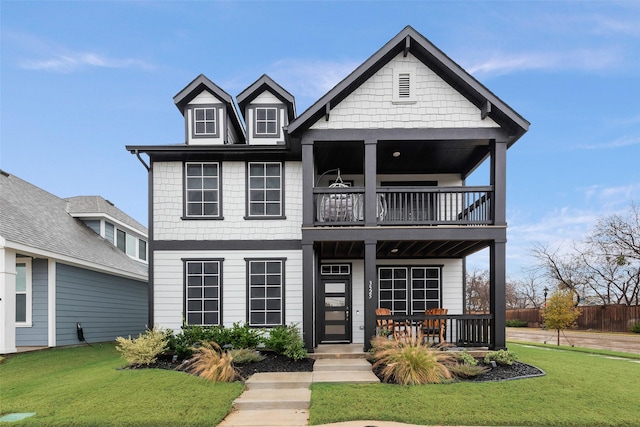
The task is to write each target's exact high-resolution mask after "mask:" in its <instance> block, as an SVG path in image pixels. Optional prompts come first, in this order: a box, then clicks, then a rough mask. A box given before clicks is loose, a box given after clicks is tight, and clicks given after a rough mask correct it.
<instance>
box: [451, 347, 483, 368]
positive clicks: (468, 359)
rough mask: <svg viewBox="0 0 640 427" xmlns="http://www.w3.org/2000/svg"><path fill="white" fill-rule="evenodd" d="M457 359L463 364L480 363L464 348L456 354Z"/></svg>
mask: <svg viewBox="0 0 640 427" xmlns="http://www.w3.org/2000/svg"><path fill="white" fill-rule="evenodd" d="M456 359H457V360H458V362H460V363H461V364H463V365H469V366H476V365H477V364H478V360H477V359H476V358H475V357H473V356H472V355H470V354H469V353H467V352H466V351H464V350H463V351H461V352H459V353H458V354H456Z"/></svg>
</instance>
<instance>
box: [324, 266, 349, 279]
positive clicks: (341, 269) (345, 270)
mask: <svg viewBox="0 0 640 427" xmlns="http://www.w3.org/2000/svg"><path fill="white" fill-rule="evenodd" d="M320 274H322V275H323V276H344V275H349V274H351V265H349V264H322V265H321V266H320Z"/></svg>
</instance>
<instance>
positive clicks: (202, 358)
mask: <svg viewBox="0 0 640 427" xmlns="http://www.w3.org/2000/svg"><path fill="white" fill-rule="evenodd" d="M232 362H233V357H232V356H231V355H230V354H229V353H228V352H227V351H224V350H222V349H221V348H220V346H219V345H218V344H216V343H215V342H210V343H202V346H200V347H198V348H197V349H195V351H194V356H193V357H192V358H191V359H189V360H187V361H186V362H185V363H184V366H183V368H184V369H185V370H186V371H187V372H190V373H192V374H194V375H198V376H199V377H202V378H204V379H207V380H209V381H213V382H227V383H229V382H233V381H235V380H236V379H237V378H238V377H239V376H238V372H237V371H236V369H235V368H234V367H233V363H232Z"/></svg>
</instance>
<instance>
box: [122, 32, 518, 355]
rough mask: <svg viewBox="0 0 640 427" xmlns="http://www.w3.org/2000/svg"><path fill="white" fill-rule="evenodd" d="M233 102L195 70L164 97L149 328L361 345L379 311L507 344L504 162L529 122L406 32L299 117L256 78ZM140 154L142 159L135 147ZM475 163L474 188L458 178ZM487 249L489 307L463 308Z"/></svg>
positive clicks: (155, 153)
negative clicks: (177, 126) (169, 98)
mask: <svg viewBox="0 0 640 427" xmlns="http://www.w3.org/2000/svg"><path fill="white" fill-rule="evenodd" d="M236 100H237V104H238V105H239V107H240V112H241V114H242V117H243V118H244V123H245V124H246V131H245V129H244V127H243V124H242V122H241V120H240V119H239V115H238V113H237V110H236V107H235V104H234V102H233V99H232V97H231V96H230V95H228V94H227V93H226V92H224V91H223V90H222V89H220V88H219V87H218V86H216V85H215V84H214V83H213V82H211V81H210V80H208V79H207V78H206V77H204V76H202V75H201V76H199V77H197V78H196V79H195V80H194V81H193V82H192V83H190V84H189V85H188V86H187V87H186V88H185V89H183V90H182V91H181V92H180V93H178V95H176V96H175V98H174V101H175V104H176V106H177V107H178V109H179V110H180V112H181V113H182V115H183V116H184V119H185V142H184V143H183V144H177V145H156V146H128V147H127V149H128V150H129V151H131V152H132V153H134V154H136V155H137V156H138V157H139V159H140V160H141V161H142V162H143V164H144V165H145V166H146V167H147V169H148V170H149V200H150V213H149V218H150V219H149V224H150V242H149V262H150V266H151V268H150V282H151V284H152V286H151V290H152V291H151V292H152V294H151V295H150V301H151V304H152V307H151V310H150V314H151V316H152V319H151V322H152V323H155V324H157V325H159V326H161V327H167V328H172V329H174V330H177V329H179V328H180V327H181V326H182V324H183V322H186V323H187V324H197V325H216V324H224V325H231V324H232V323H234V322H247V323H248V324H249V325H252V326H256V327H269V326H274V325H281V324H290V323H298V324H300V325H301V327H302V331H303V336H304V340H305V344H306V346H307V348H308V349H309V350H311V351H313V349H314V348H315V347H316V346H317V345H319V344H322V343H362V344H363V346H364V347H365V348H367V347H368V345H369V344H368V343H369V339H370V338H371V337H372V336H373V335H375V333H376V309H377V308H379V307H383V308H388V309H390V310H391V312H392V315H393V316H394V317H395V318H396V319H398V320H400V319H410V320H411V319H414V320H416V321H419V320H420V318H421V317H422V318H424V313H425V310H426V309H430V308H436V307H441V308H446V309H447V310H448V313H447V314H446V316H444V318H443V319H444V320H446V322H447V336H446V339H447V340H448V341H451V342H454V343H457V344H459V345H484V346H488V347H490V348H502V347H505V244H506V226H507V224H506V218H505V212H506V207H505V203H506V201H505V196H506V174H505V171H506V153H507V149H508V148H509V147H510V146H512V145H513V144H514V143H515V142H516V141H517V140H518V139H519V138H520V137H521V136H522V135H523V134H524V133H525V132H526V131H527V129H528V126H529V123H528V122H527V121H526V120H525V119H524V118H522V117H521V116H520V115H519V114H517V113H516V112H515V111H514V110H512V109H511V108H510V107H509V106H508V105H506V104H505V103H504V102H503V101H501V100H500V99H499V98H498V97H496V96H495V95H494V94H493V93H491V92H490V91H489V90H488V89H487V88H485V87H484V86H483V85H482V84H480V83H479V82H478V81H477V80H476V79H474V78H473V77H472V76H471V75H469V74H468V73H467V72H465V71H464V70H463V69H462V68H461V67H460V66H458V65H457V64H456V63H455V62H453V61H452V60H451V59H450V58H448V57H447V56H446V55H445V54H444V53H443V52H442V51H440V50H439V49H438V48H436V47H435V46H434V45H433V44H431V43H430V42H429V41H428V40H427V39H425V38H424V37H423V36H422V35H420V34H419V33H418V32H416V31H415V30H414V29H413V28H411V27H406V28H405V29H404V30H402V31H401V32H400V33H399V34H398V35H396V36H395V37H394V38H393V39H391V40H390V41H389V42H388V43H387V44H385V45H384V46H383V47H382V48H381V49H380V50H379V51H377V52H376V53H375V54H373V56H371V57H370V58H369V59H368V60H366V61H365V62H364V63H363V64H362V65H360V66H359V67H358V68H356V69H355V70H354V71H353V72H352V73H351V74H349V76H347V77H346V78H345V79H344V80H343V81H341V82H340V83H338V85H336V86H335V87H334V88H333V89H331V90H330V91H329V92H328V93H327V94H325V95H324V96H323V97H322V98H320V99H319V100H318V101H317V102H316V103H314V104H313V105H312V106H311V107H310V108H309V109H307V110H306V111H305V112H304V113H302V114H301V115H300V116H296V112H295V103H294V98H293V96H291V94H289V93H288V92H287V91H286V90H285V89H283V88H282V87H281V86H280V85H278V84H277V83H276V82H274V81H273V80H272V79H271V78H269V77H268V76H266V75H264V76H262V77H261V78H260V79H258V80H257V81H256V82H255V83H253V84H252V85H251V86H249V87H248V88H247V89H246V90H244V91H243V92H242V93H240V94H239V95H238V96H237V98H236ZM143 153H145V154H147V155H148V159H149V162H148V163H147V162H145V161H144V159H143V158H142V157H141V154H143ZM484 162H488V163H489V168H488V169H489V173H488V175H489V177H488V180H487V182H486V184H485V185H483V186H473V187H472V186H467V185H465V180H466V179H467V177H468V176H469V175H470V174H471V173H472V172H473V171H474V170H476V169H477V168H478V167H479V166H480V165H481V164H483V163H484ZM486 248H488V249H489V253H490V272H491V313H490V314H488V315H484V316H481V315H472V314H467V313H465V302H464V295H465V292H464V290H465V289H464V287H465V282H464V280H465V279H464V278H465V258H466V257H467V256H468V255H470V254H473V253H475V252H477V251H480V250H482V249H486Z"/></svg>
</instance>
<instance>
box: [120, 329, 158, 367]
mask: <svg viewBox="0 0 640 427" xmlns="http://www.w3.org/2000/svg"><path fill="white" fill-rule="evenodd" d="M169 335H170V332H167V331H163V330H160V329H156V328H155V327H154V328H153V329H150V330H147V332H145V333H144V334H140V335H138V338H131V335H129V338H123V337H117V338H116V341H117V342H118V344H117V345H116V349H117V350H118V351H119V352H120V353H122V357H123V358H124V359H125V360H126V361H127V362H128V363H129V364H131V365H150V364H152V363H154V362H155V361H156V360H157V358H158V355H159V354H160V353H162V352H163V351H165V350H166V348H167V343H168V342H169Z"/></svg>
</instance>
